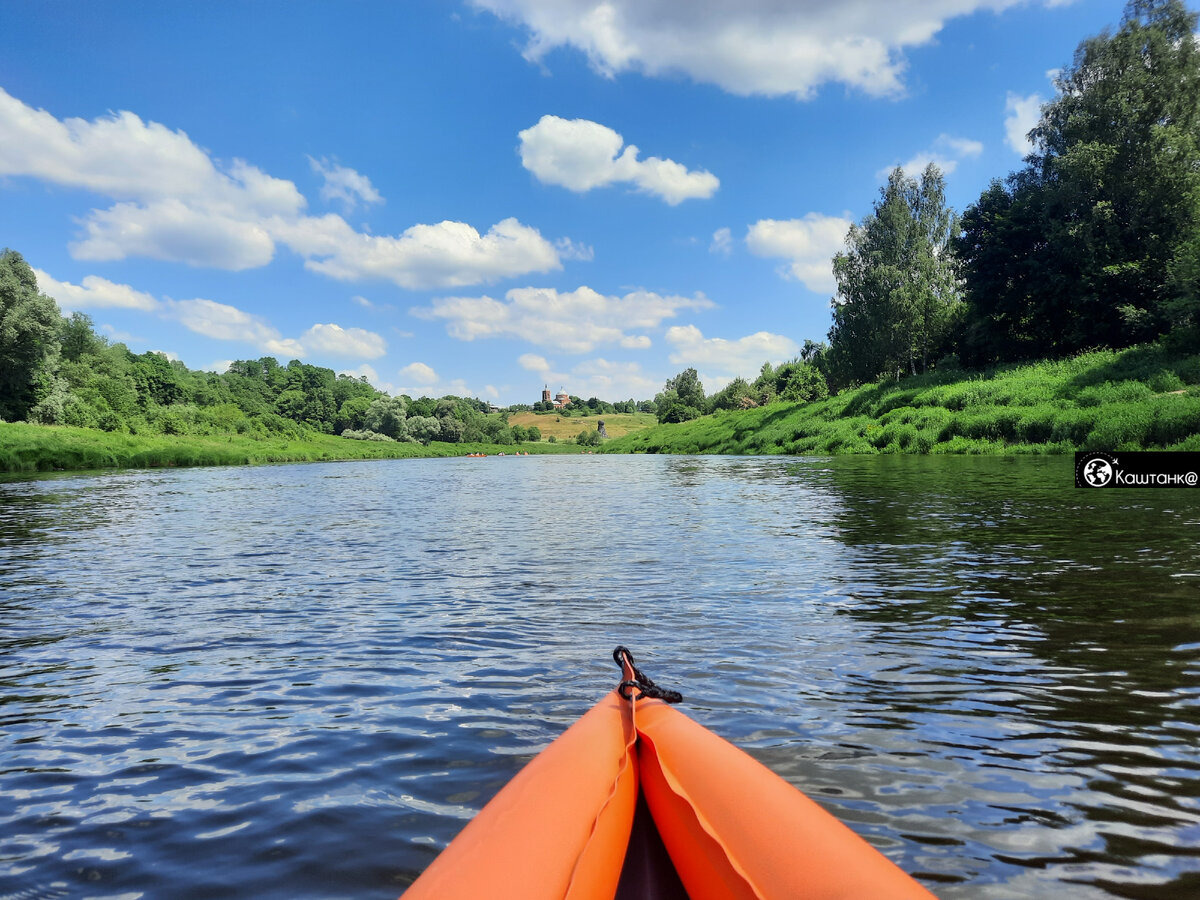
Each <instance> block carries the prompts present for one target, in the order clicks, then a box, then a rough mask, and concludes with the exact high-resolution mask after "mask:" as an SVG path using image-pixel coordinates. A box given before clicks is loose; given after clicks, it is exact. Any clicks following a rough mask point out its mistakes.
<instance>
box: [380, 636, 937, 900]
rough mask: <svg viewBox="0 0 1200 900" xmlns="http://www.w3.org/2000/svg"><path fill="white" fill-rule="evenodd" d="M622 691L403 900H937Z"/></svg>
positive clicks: (491, 807) (763, 778)
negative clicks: (732, 899)
mask: <svg viewBox="0 0 1200 900" xmlns="http://www.w3.org/2000/svg"><path fill="white" fill-rule="evenodd" d="M613 658H614V659H615V660H616V662H617V663H618V665H620V666H621V669H622V680H621V683H620V684H619V685H618V686H617V688H616V690H614V691H612V692H611V693H609V694H608V695H607V696H606V697H604V698H603V699H602V700H601V701H600V702H599V703H597V704H596V705H595V706H593V707H592V708H591V709H590V710H589V711H588V712H587V713H585V714H584V715H583V716H582V717H581V718H580V719H579V720H578V721H576V722H575V723H574V724H573V725H572V726H571V727H570V728H568V729H567V730H566V732H564V733H563V734H562V735H561V736H560V737H558V738H557V739H556V740H555V741H554V742H553V743H551V744H550V746H548V747H547V748H546V749H545V750H543V751H542V752H541V753H539V754H538V755H537V756H536V757H534V758H533V759H532V760H531V761H530V762H529V763H528V764H527V765H526V766H525V768H524V769H522V770H521V771H520V772H518V773H517V775H516V776H514V777H513V779H512V780H511V781H510V782H509V783H508V784H507V785H505V787H504V788H503V789H502V790H501V791H500V793H498V794H497V795H496V796H495V797H494V798H493V799H492V801H491V802H490V803H488V804H487V806H485V807H484V808H483V809H482V810H481V811H480V812H479V814H478V815H476V816H475V818H474V819H472V820H471V821H470V822H469V823H468V824H467V826H466V827H465V828H464V829H463V830H462V832H461V833H460V834H459V835H458V837H456V838H455V839H454V840H453V841H452V842H451V843H450V845H449V846H448V847H446V849H445V850H444V851H442V853H441V855H439V856H438V857H437V858H436V859H435V860H434V861H433V863H431V864H430V866H429V868H428V869H426V870H425V872H424V873H423V874H422V875H421V876H420V877H419V878H418V879H417V880H416V881H415V882H413V884H412V886H411V887H409V889H408V890H407V891H406V892H405V894H404V900H426V898H429V900H434V898H438V900H447V898H449V900H454V898H482V897H488V898H512V900H518V898H520V900H631V898H640V900H662V898H669V900H727V898H736V900H796V898H813V900H835V898H837V900H851V898H855V900H901V898H904V900H908V898H913V900H930V898H932V897H933V894H931V893H930V892H929V891H928V890H926V889H925V888H924V887H922V886H921V885H920V884H918V883H917V882H916V881H915V880H913V879H912V878H911V877H910V876H909V875H907V874H905V873H904V872H903V871H902V870H901V869H900V868H899V867H898V866H896V865H895V864H894V863H893V862H891V861H890V860H889V859H887V857H885V856H884V855H883V854H881V853H880V852H879V851H878V850H876V849H875V848H874V847H872V846H871V845H870V844H868V843H867V842H866V841H864V840H863V839H862V838H860V837H859V836H858V835H856V834H855V833H854V832H853V831H851V830H850V829H849V828H847V827H846V826H845V825H843V824H842V823H841V822H840V821H838V820H837V819H836V818H835V817H834V816H832V815H830V814H829V813H827V812H826V811H825V810H823V809H822V808H821V807H820V806H818V805H817V804H816V803H815V802H814V801H812V800H810V799H809V798H808V797H806V796H805V795H804V794H803V793H801V792H800V791H798V790H796V788H794V787H792V786H791V785H790V784H788V783H787V782H786V781H784V780H783V779H782V778H780V777H779V776H778V775H776V774H775V773H773V772H771V771H770V770H769V769H767V768H766V767H765V766H763V765H762V764H761V763H759V762H757V761H756V760H754V759H753V758H752V757H750V756H749V755H748V754H746V753H745V752H744V751H742V750H739V749H738V748H737V747H735V746H733V745H732V744H730V743H729V742H727V741H726V740H724V739H723V738H721V737H718V736H717V735H716V734H714V733H713V732H711V731H709V730H708V729H707V728H705V727H704V726H702V725H700V724H699V723H697V722H695V721H694V720H692V719H690V718H689V717H687V716H686V715H684V714H683V713H680V712H678V711H677V710H675V709H673V708H672V707H671V706H670V705H669V704H670V703H675V702H678V701H679V700H681V699H682V698H681V697H680V696H679V694H678V693H676V692H674V691H667V690H664V689H662V688H660V687H659V686H658V685H656V684H655V683H654V682H653V681H652V680H650V679H649V678H647V677H646V676H645V675H644V674H643V673H642V672H641V671H640V670H639V669H638V668H637V667H636V666H635V665H634V661H633V656H632V654H630V652H629V651H628V650H627V649H625V648H624V647H618V648H617V649H616V650H614V651H613Z"/></svg>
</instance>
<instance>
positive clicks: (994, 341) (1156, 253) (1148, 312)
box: [957, 0, 1200, 364]
mask: <svg viewBox="0 0 1200 900" xmlns="http://www.w3.org/2000/svg"><path fill="white" fill-rule="evenodd" d="M1196 27H1197V16H1196V14H1194V13H1191V12H1189V11H1188V10H1187V8H1186V7H1185V6H1184V5H1183V3H1181V2H1179V0H1134V2H1132V3H1130V4H1129V6H1128V7H1127V9H1126V12H1125V16H1124V20H1123V22H1122V24H1121V27H1120V29H1119V30H1118V31H1117V32H1116V33H1115V34H1111V33H1108V32H1105V33H1103V34H1100V35H1098V36H1096V37H1093V38H1089V39H1088V40H1085V41H1084V42H1083V43H1081V44H1080V46H1079V48H1078V50H1077V51H1076V54H1075V59H1074V62H1073V63H1072V64H1071V65H1070V66H1069V67H1067V68H1066V69H1065V70H1064V71H1063V72H1062V74H1061V75H1060V76H1059V78H1058V81H1057V87H1058V94H1057V96H1056V97H1055V98H1054V99H1053V100H1052V101H1051V102H1050V103H1049V104H1047V105H1046V106H1045V107H1044V108H1043V110H1042V117H1041V121H1040V122H1039V123H1038V125H1037V127H1036V128H1035V129H1034V130H1033V132H1031V137H1032V139H1033V140H1034V142H1035V145H1036V149H1035V151H1034V153H1033V154H1031V155H1030V156H1029V157H1027V160H1026V161H1027V165H1026V166H1025V168H1024V169H1022V170H1021V171H1019V172H1016V173H1014V174H1013V175H1011V176H1009V178H1008V179H1007V180H1006V181H1004V182H1000V181H994V182H993V183H992V184H991V186H990V187H989V188H988V189H987V190H986V191H985V192H984V193H983V195H982V196H981V197H980V199H979V201H978V202H977V203H975V204H974V205H973V206H971V207H970V208H969V209H968V210H967V211H966V213H965V214H964V216H963V234H962V237H961V240H960V241H959V242H958V245H957V250H958V255H959V256H960V258H961V260H962V265H963V274H964V278H965V288H966V300H967V306H966V317H965V320H966V321H965V328H964V330H963V333H962V336H961V339H960V347H959V350H960V355H961V357H962V359H963V360H964V361H967V362H970V363H973V364H987V363H991V362H995V361H1003V360H1018V359H1033V358H1040V357H1047V356H1061V355H1064V354H1070V353H1076V352H1078V351H1080V350H1082V349H1086V348H1088V347H1098V346H1105V347H1114V348H1118V347H1127V346H1130V345H1133V344H1136V343H1141V342H1144V341H1147V340H1154V339H1155V338H1157V337H1160V336H1162V335H1165V334H1168V333H1172V332H1173V333H1175V334H1176V336H1177V339H1178V340H1180V341H1181V343H1183V344H1191V345H1192V346H1195V345H1196V341H1197V326H1198V325H1200V45H1198V43H1197V41H1196V39H1195V32H1196Z"/></svg>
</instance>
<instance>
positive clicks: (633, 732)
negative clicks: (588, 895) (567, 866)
mask: <svg viewBox="0 0 1200 900" xmlns="http://www.w3.org/2000/svg"><path fill="white" fill-rule="evenodd" d="M629 719H630V728H629V733H630V736H629V737H627V738H625V749H624V751H623V752H622V753H621V764H620V766H619V767H618V768H617V774H616V776H615V777H614V778H613V780H612V785H611V787H610V788H609V791H608V797H606V798H605V800H604V803H602V804H601V805H600V809H599V811H597V813H596V817H595V818H594V819H593V820H592V827H591V830H590V831H589V832H588V836H587V840H585V841H584V842H583V847H582V848H580V850H579V853H578V855H576V857H575V863H574V865H572V866H571V877H570V878H568V879H567V889H566V891H565V892H564V894H563V897H564V898H569V897H570V896H571V889H572V888H573V887H574V886H575V876H576V874H578V872H579V864H580V863H581V862H582V861H583V857H584V856H585V855H586V854H587V850H588V847H589V846H590V845H591V843H592V838H594V837H595V836H596V831H597V830H598V829H599V827H600V820H601V819H602V818H603V817H604V813H605V811H606V810H607V809H608V808H609V806H611V805H612V801H613V798H614V797H616V796H617V790H618V789H619V787H620V785H621V777H622V776H623V775H624V774H625V772H626V771H629V770H631V769H632V771H633V775H634V778H635V779H636V778H637V767H636V766H631V765H630V760H631V758H632V756H631V754H630V752H629V750H630V748H631V747H633V745H634V744H636V743H637V739H638V731H637V724H636V722H635V721H634V719H633V709H632V704H631V708H630V711H629ZM624 724H625V723H624V721H623V720H622V723H621V727H622V729H623V728H624ZM635 790H636V788H635Z"/></svg>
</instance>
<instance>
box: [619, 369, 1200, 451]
mask: <svg viewBox="0 0 1200 900" xmlns="http://www.w3.org/2000/svg"><path fill="white" fill-rule="evenodd" d="M1091 449H1103V450H1141V449H1167V450H1200V354H1196V355H1183V354H1172V353H1170V352H1168V351H1166V350H1164V349H1163V348H1161V347H1158V346H1146V347H1134V348H1131V349H1128V350H1124V351H1120V352H1118V351H1109V350H1104V351H1096V352H1093V353H1085V354H1082V355H1080V356H1078V357H1075V358H1073V359H1066V360H1057V361H1052V362H1040V363H1033V364H1028V365H1014V366H1004V367H998V368H995V369H990V370H986V371H981V372H968V371H963V370H957V371H951V372H945V371H943V372H933V373H929V374H927V375H919V376H914V377H911V378H905V379H902V380H900V381H893V380H888V381H884V382H879V383H877V384H870V385H864V386H862V387H859V388H854V389H852V390H846V391H842V392H841V393H840V394H838V395H837V396H836V397H831V398H829V399H827V400H821V401H817V402H813V403H773V404H771V405H770V406H765V407H760V408H758V409H750V410H740V411H727V412H718V413H716V414H714V415H710V416H704V417H703V418H700V419H695V420H693V421H690V422H683V423H680V424H677V425H659V426H656V427H654V428H649V429H647V430H645V431H641V432H637V433H635V434H630V435H628V436H626V437H623V438H620V439H617V440H613V441H610V442H608V443H607V444H605V446H604V448H603V452H605V453H684V454H688V453H726V454H739V455H741V454H780V453H787V454H843V453H987V454H1009V453H1072V452H1074V451H1075V450H1091Z"/></svg>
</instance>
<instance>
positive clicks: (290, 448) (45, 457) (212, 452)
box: [0, 423, 581, 472]
mask: <svg viewBox="0 0 1200 900" xmlns="http://www.w3.org/2000/svg"><path fill="white" fill-rule="evenodd" d="M580 449H581V448H579V447H576V446H575V445H573V444H547V443H541V444H520V445H516V446H504V447H502V446H497V445H493V444H443V443H436V442H435V443H433V444H430V445H429V446H421V445H419V444H398V443H378V442H374V441H352V440H348V439H346V438H341V437H334V436H332V435H324V434H313V435H311V436H307V437H305V438H303V439H289V438H287V437H282V436H275V437H264V438H261V439H255V438H252V437H247V436H245V435H236V434H230V435H212V436H200V435H178V436H169V435H133V434H121V433H116V432H105V431H97V430H95V429H91V428H71V427H66V426H47V425H26V424H24V423H11V424H4V423H0V471H3V472H46V471H54V470H68V469H69V470H78V469H106V468H114V467H118V468H161V467H170V466H231V465H249V464H254V463H273V462H307V461H317V460H339V459H410V458H415V457H431V456H464V455H466V454H468V453H487V454H490V455H498V454H500V453H506V454H508V455H510V456H511V455H513V454H514V453H516V452H522V453H523V452H529V453H531V454H533V453H539V454H540V453H577V452H579V451H580Z"/></svg>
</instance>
